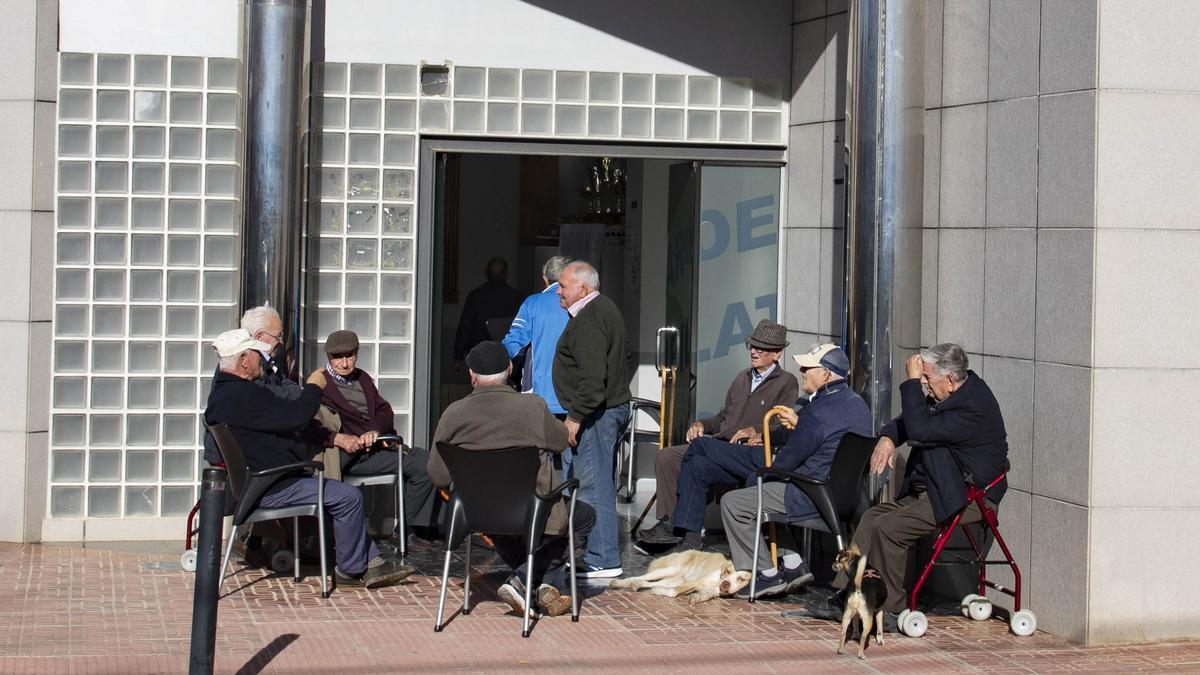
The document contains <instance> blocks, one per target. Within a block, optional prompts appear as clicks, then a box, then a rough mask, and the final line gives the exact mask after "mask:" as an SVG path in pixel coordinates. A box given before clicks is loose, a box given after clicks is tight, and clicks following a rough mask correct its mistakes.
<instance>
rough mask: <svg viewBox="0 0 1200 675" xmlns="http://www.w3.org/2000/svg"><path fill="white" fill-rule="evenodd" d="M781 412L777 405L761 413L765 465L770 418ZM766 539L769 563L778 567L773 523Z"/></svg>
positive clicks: (767, 456) (777, 550)
mask: <svg viewBox="0 0 1200 675" xmlns="http://www.w3.org/2000/svg"><path fill="white" fill-rule="evenodd" d="M781 412H782V410H780V409H779V406H776V407H774V408H771V409H770V410H768V411H767V414H765V415H763V459H764V461H765V462H766V463H765V466H771V420H772V419H773V418H775V417H776V416H777V415H779V414H780V413H781ZM760 526H761V524H760ZM767 540H768V541H770V542H771V564H772V565H774V566H775V567H779V546H778V544H777V543H776V542H777V539H776V537H775V523H768V527H767Z"/></svg>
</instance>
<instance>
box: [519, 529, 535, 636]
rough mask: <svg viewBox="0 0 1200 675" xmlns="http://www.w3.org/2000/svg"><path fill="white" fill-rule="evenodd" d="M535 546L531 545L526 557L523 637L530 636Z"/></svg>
mask: <svg viewBox="0 0 1200 675" xmlns="http://www.w3.org/2000/svg"><path fill="white" fill-rule="evenodd" d="M532 603H533V546H530V547H529V556H528V557H527V558H526V559H525V625H524V627H523V628H522V629H521V637H524V638H527V637H529V627H530V618H531V616H530V615H531V614H533V612H532V611H531V610H532V608H533V604H532Z"/></svg>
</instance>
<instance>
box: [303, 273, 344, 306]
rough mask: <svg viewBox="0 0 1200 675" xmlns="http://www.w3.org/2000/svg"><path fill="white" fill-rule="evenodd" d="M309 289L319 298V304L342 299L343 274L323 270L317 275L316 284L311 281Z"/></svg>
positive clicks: (334, 302)
mask: <svg viewBox="0 0 1200 675" xmlns="http://www.w3.org/2000/svg"><path fill="white" fill-rule="evenodd" d="M309 289H310V290H311V291H313V295H315V296H316V298H317V304H320V305H329V304H336V303H340V302H341V301H342V296H341V292H342V275H340V274H334V273H331V272H322V273H320V274H318V275H317V276H316V283H315V285H314V284H312V282H310V285H309Z"/></svg>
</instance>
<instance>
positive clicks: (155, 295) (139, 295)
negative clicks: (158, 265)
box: [129, 270, 163, 302]
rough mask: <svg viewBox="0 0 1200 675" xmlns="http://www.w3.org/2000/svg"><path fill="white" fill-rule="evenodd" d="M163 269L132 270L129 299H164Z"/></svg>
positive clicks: (148, 300)
mask: <svg viewBox="0 0 1200 675" xmlns="http://www.w3.org/2000/svg"><path fill="white" fill-rule="evenodd" d="M162 275H163V273H162V270H130V272H129V299H130V300H134V301H138V302H153V301H156V300H162Z"/></svg>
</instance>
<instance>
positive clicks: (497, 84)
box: [487, 68, 520, 99]
mask: <svg viewBox="0 0 1200 675" xmlns="http://www.w3.org/2000/svg"><path fill="white" fill-rule="evenodd" d="M487 81H488V83H487V84H488V87H487V89H488V93H487V95H488V98H492V99H496V98H517V95H518V94H519V93H520V92H519V90H520V71H518V70H516V69H515V68H488V72H487Z"/></svg>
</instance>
